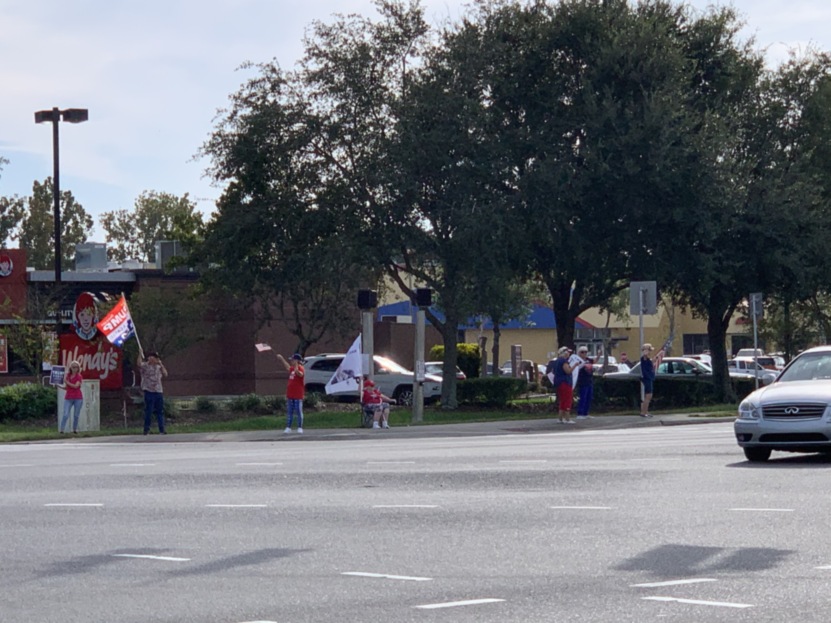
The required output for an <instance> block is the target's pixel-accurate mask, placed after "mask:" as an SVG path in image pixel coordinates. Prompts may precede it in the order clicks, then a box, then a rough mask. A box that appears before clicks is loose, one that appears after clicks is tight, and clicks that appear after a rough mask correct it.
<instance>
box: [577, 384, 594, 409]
mask: <svg viewBox="0 0 831 623" xmlns="http://www.w3.org/2000/svg"><path fill="white" fill-rule="evenodd" d="M593 397H594V387H593V386H592V385H581V386H580V401H579V402H578V403H577V415H588V414H589V409H591V406H592V398H593Z"/></svg>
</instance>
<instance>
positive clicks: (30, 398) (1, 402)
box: [0, 383, 58, 422]
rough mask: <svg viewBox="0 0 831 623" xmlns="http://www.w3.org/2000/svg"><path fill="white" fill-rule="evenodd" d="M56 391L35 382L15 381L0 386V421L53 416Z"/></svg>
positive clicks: (55, 410)
mask: <svg viewBox="0 0 831 623" xmlns="http://www.w3.org/2000/svg"><path fill="white" fill-rule="evenodd" d="M57 409H58V392H57V391H56V390H55V388H54V387H43V386H42V385H38V384H37V383H17V384H15V385H7V386H5V387H2V388H0V422H8V421H21V420H31V419H40V418H45V417H55V414H56V413H57Z"/></svg>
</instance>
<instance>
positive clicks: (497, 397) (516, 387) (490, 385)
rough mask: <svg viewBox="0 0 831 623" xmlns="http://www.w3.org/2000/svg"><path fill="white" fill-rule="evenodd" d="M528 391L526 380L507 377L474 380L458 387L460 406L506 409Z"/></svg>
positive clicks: (457, 396)
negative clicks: (505, 407)
mask: <svg viewBox="0 0 831 623" xmlns="http://www.w3.org/2000/svg"><path fill="white" fill-rule="evenodd" d="M527 389H528V383H526V382H525V380H524V379H513V378H507V377H485V378H472V379H467V380H466V381H460V382H459V383H457V385H456V398H457V399H458V401H459V404H468V405H479V406H488V407H504V406H506V405H507V404H508V403H509V402H510V401H511V400H514V399H515V398H517V397H518V396H520V395H521V394H523V393H524V392H525V391H527Z"/></svg>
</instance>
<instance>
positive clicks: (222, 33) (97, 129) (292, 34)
mask: <svg viewBox="0 0 831 623" xmlns="http://www.w3.org/2000/svg"><path fill="white" fill-rule="evenodd" d="M422 4H423V6H424V7H425V9H426V12H427V17H428V20H429V21H430V22H431V23H433V24H435V25H440V24H442V23H444V22H446V21H447V20H448V19H456V18H458V17H459V15H460V14H462V12H463V11H464V7H465V6H466V4H467V0H422ZM687 4H689V5H692V6H693V7H695V8H698V9H704V8H706V7H707V6H708V5H710V4H712V2H710V1H708V0H688V2H687ZM720 4H721V5H725V4H726V5H732V6H733V7H734V8H736V9H737V11H738V12H739V14H740V15H741V16H742V18H743V21H744V22H746V26H745V29H744V31H743V34H744V35H745V36H754V37H755V39H756V47H757V48H758V49H760V50H764V52H765V54H766V58H767V61H768V64H769V65H770V66H772V67H773V66H776V65H777V64H778V63H779V62H781V61H782V60H783V59H785V58H786V57H787V51H788V50H789V49H792V48H796V49H804V48H805V47H806V46H807V45H813V46H815V47H818V48H820V49H823V50H831V28H829V24H831V2H829V1H828V0H734V1H733V2H731V3H720ZM334 13H344V14H348V13H359V14H362V15H374V13H375V11H374V8H373V3H372V2H371V0H165V1H161V0H143V1H142V2H120V1H113V0H72V1H71V2H68V3H67V2H59V0H40V1H38V2H34V1H32V0H0V28H1V29H2V32H3V36H2V38H0V59H1V60H0V85H2V86H0V157H4V158H6V159H7V160H9V163H8V164H7V165H5V167H4V168H3V171H2V172H0V196H6V197H11V196H13V195H18V196H28V195H30V194H31V190H32V183H33V181H35V180H38V181H43V180H45V179H46V178H47V177H49V176H51V175H52V168H53V163H52V128H51V124H50V123H46V124H40V125H38V124H35V122H34V113H35V111H39V110H49V109H51V108H53V107H58V108H60V109H66V108H87V109H89V121H88V122H87V123H82V124H70V123H61V124H60V126H59V132H60V142H59V148H60V175H61V180H60V186H61V189H62V190H70V191H72V194H73V195H74V196H75V199H76V200H77V201H78V202H79V203H81V204H82V205H83V206H84V208H85V209H86V211H87V212H88V213H89V214H91V215H92V216H93V218H94V219H95V220H96V223H97V221H98V217H99V215H100V214H101V213H103V212H108V211H112V210H119V209H127V210H130V209H132V208H133V205H134V203H135V200H136V198H137V197H138V196H139V195H140V194H141V193H142V192H144V191H158V192H168V193H171V194H174V195H176V196H182V195H184V194H185V193H188V194H189V195H190V197H191V199H193V200H195V201H196V202H197V207H198V208H199V209H200V210H201V211H202V212H203V213H205V215H206V216H208V215H210V213H211V212H212V211H213V209H214V204H215V201H216V199H217V198H218V197H219V195H220V194H221V189H219V188H216V187H214V186H213V185H212V184H211V182H210V180H209V179H208V178H207V177H206V176H205V169H206V168H207V167H208V165H209V162H207V161H205V160H199V159H197V158H196V154H197V152H198V150H199V148H200V147H201V145H202V144H203V143H204V142H205V141H206V139H207V138H208V136H209V135H210V133H211V131H212V129H213V127H214V123H215V119H216V115H217V112H218V111H219V110H221V109H223V108H225V107H227V105H228V98H229V96H231V95H232V94H233V93H234V92H236V91H237V90H238V89H239V87H240V86H241V85H242V83H243V82H245V81H246V80H247V79H248V78H250V77H252V76H254V75H255V72H254V71H253V70H244V69H240V67H241V66H242V65H243V63H245V62H247V61H250V62H253V63H258V62H269V61H271V60H272V59H274V60H276V61H278V62H279V64H280V65H281V66H282V67H283V68H284V69H291V68H293V67H294V66H295V64H296V62H297V61H298V60H299V59H300V58H301V56H302V54H303V36H304V33H305V32H306V29H307V27H308V26H309V25H310V24H311V23H312V22H313V21H314V20H323V21H329V20H330V19H331V16H332V14H334ZM91 240H92V241H95V242H105V241H106V240H105V236H104V232H103V230H102V229H101V228H100V227H96V230H95V232H94V234H93V237H92V239H91Z"/></svg>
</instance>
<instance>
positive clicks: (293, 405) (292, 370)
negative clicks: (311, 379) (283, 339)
mask: <svg viewBox="0 0 831 623" xmlns="http://www.w3.org/2000/svg"><path fill="white" fill-rule="evenodd" d="M277 359H278V360H279V361H280V363H282V364H283V365H284V366H285V368H286V370H288V371H289V382H288V385H287V386H286V411H287V414H286V428H285V430H283V432H284V433H290V432H291V422H292V420H293V419H294V415H295V414H297V432H298V433H300V434H302V433H303V398H305V397H306V384H305V383H306V379H305V376H306V371H305V370H304V369H303V363H302V362H303V358H302V357H301V356H300V355H299V354H297V353H294V354H293V355H292V356H291V363H289V362H288V361H286V358H285V357H283V356H282V355H281V354H279V353H278V354H277Z"/></svg>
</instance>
